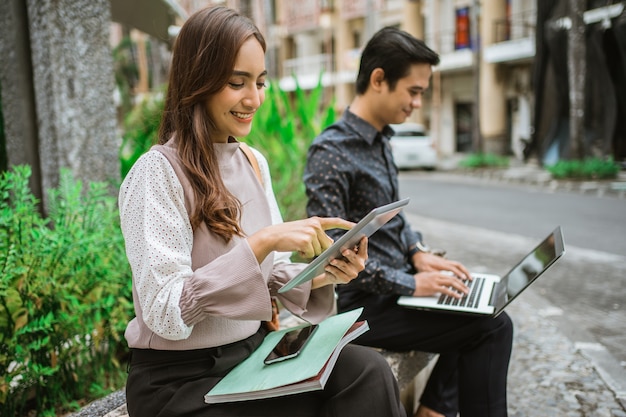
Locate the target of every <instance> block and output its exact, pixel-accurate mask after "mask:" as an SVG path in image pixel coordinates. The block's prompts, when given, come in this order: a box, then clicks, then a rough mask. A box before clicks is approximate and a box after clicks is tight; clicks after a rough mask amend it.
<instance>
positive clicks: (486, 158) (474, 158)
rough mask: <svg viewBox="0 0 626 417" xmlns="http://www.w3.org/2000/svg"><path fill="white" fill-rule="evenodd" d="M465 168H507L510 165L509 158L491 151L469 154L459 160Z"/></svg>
mask: <svg viewBox="0 0 626 417" xmlns="http://www.w3.org/2000/svg"><path fill="white" fill-rule="evenodd" d="M459 165H460V166H462V167H465V168H506V167H508V166H509V158H507V157H506V156H500V155H494V154H491V153H476V154H469V155H468V156H467V157H466V158H465V159H463V160H462V161H461V162H459Z"/></svg>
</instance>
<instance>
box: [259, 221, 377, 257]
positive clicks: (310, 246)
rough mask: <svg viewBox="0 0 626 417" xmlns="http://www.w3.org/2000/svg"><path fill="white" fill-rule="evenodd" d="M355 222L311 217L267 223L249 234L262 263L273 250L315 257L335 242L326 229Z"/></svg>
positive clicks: (350, 226)
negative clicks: (268, 224) (266, 225)
mask: <svg viewBox="0 0 626 417" xmlns="http://www.w3.org/2000/svg"><path fill="white" fill-rule="evenodd" d="M353 226H354V223H352V222H349V221H347V220H344V219H340V218H338V217H310V218H308V219H303V220H296V221H293V222H286V223H280V224H275V225H272V226H268V227H264V228H263V229H261V230H259V231H258V232H256V233H254V234H253V235H251V236H249V237H248V244H249V245H250V247H251V248H252V251H253V252H254V254H255V255H256V258H257V261H259V263H261V262H262V261H263V259H265V257H266V256H267V255H268V254H269V253H270V252H272V251H277V252H298V253H299V254H300V256H302V257H303V258H314V257H316V256H318V255H319V254H320V253H322V252H323V251H325V250H326V249H327V248H328V247H329V246H330V245H332V244H333V240H332V239H331V238H330V237H329V236H328V235H327V234H326V230H328V229H345V230H349V229H351V228H352V227H353ZM366 252H367V251H366Z"/></svg>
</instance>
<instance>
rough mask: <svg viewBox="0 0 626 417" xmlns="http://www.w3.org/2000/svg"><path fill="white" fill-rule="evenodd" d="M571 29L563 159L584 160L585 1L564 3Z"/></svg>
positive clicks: (573, 0) (576, 0) (568, 48)
mask: <svg viewBox="0 0 626 417" xmlns="http://www.w3.org/2000/svg"><path fill="white" fill-rule="evenodd" d="M568 2H569V4H568V6H569V7H568V9H569V18H570V20H571V23H572V26H571V28H570V30H569V32H568V37H567V51H568V54H567V61H568V62H567V67H568V71H567V77H568V82H569V134H570V135H569V147H568V148H569V149H567V150H566V151H565V153H564V155H563V156H564V158H565V159H583V158H584V157H585V153H586V152H585V145H584V135H585V79H586V72H587V63H586V45H585V22H584V21H583V13H584V11H585V3H586V1H585V0H568Z"/></svg>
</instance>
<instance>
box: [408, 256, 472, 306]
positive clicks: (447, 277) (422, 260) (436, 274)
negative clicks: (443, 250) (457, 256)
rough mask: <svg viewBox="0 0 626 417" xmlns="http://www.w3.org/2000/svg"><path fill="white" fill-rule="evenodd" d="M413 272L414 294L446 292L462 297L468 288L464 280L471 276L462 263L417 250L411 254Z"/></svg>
mask: <svg viewBox="0 0 626 417" xmlns="http://www.w3.org/2000/svg"><path fill="white" fill-rule="evenodd" d="M411 261H412V262H413V266H414V267H415V269H416V270H417V271H418V273H417V274H415V292H414V293H413V295H414V296H416V297H419V296H422V297H423V296H430V295H435V294H446V295H449V296H452V297H455V298H461V297H463V294H467V292H468V289H467V286H466V285H465V283H464V281H465V280H471V279H472V277H471V275H470V273H469V271H468V270H467V268H465V266H464V265H463V264H461V263H460V262H457V261H451V260H449V259H445V258H442V257H441V256H437V255H434V254H432V253H426V252H418V253H416V254H415V255H413V259H411Z"/></svg>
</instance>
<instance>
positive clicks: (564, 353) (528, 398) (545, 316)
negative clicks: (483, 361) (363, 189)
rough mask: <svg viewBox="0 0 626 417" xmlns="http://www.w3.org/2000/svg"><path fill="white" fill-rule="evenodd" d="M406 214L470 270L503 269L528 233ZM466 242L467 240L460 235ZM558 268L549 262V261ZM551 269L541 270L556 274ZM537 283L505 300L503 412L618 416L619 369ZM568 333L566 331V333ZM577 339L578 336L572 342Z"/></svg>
mask: <svg viewBox="0 0 626 417" xmlns="http://www.w3.org/2000/svg"><path fill="white" fill-rule="evenodd" d="M407 217H408V220H409V221H410V222H411V224H413V225H415V226H416V227H418V226H419V228H420V230H421V231H422V232H423V233H424V234H425V235H426V236H429V243H431V244H435V243H436V245H435V246H438V247H439V245H442V246H441V247H445V248H446V249H447V250H448V253H449V254H450V257H452V258H454V259H459V260H462V261H463V262H464V263H465V264H466V265H467V266H468V268H469V269H470V270H477V271H481V270H484V269H485V268H487V267H486V265H489V268H490V269H493V270H495V271H501V270H503V271H504V270H506V269H508V267H509V265H510V262H512V261H513V260H515V259H517V257H518V256H519V253H524V252H525V251H526V250H527V248H528V246H529V245H531V244H533V243H536V242H534V240H533V239H527V238H524V237H517V236H509V235H507V234H504V233H499V232H492V231H487V230H483V229H477V228H475V227H471V226H463V225H458V224H453V223H449V222H445V221H440V220H436V219H431V218H426V217H422V216H418V215H413V214H407ZM470 241H471V242H473V243H474V244H473V245H467V242H470ZM560 266H561V267H564V266H565V264H563V265H559V264H557V265H555V266H554V268H555V269H558V268H559V267H560ZM557 272H558V270H555V271H552V270H551V271H548V273H547V274H550V273H552V274H556V273H557ZM544 287H545V286H542V285H541V282H540V281H539V283H538V284H537V286H536V287H530V288H528V289H527V290H526V291H525V292H524V293H523V294H521V295H520V296H519V297H518V298H517V299H516V300H514V301H513V302H512V303H511V304H510V305H509V306H507V309H506V311H507V313H508V314H509V315H510V317H511V319H512V320H513V322H514V325H515V333H514V345H513V353H512V357H511V364H510V368H509V380H508V404H509V417H561V416H563V417H626V370H625V369H624V367H623V366H622V364H620V363H619V362H618V361H617V360H616V359H615V358H614V357H613V356H611V354H609V353H608V352H607V350H606V349H605V348H604V347H603V346H602V345H600V344H599V343H594V339H593V338H592V337H584V338H583V337H580V336H581V334H580V333H581V332H582V331H583V330H582V329H576V330H577V332H572V331H571V329H572V328H575V327H576V325H577V323H575V322H572V321H571V320H570V319H568V318H567V317H565V316H564V315H563V314H562V310H561V309H560V308H558V306H555V305H553V304H551V303H550V302H549V301H547V299H546V298H544V297H543V296H542V295H541V293H540V291H542V290H545V288H544ZM572 335H574V338H572V339H570V337H571V336H572ZM579 340H584V341H585V342H584V343H582V342H577V341H579Z"/></svg>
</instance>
